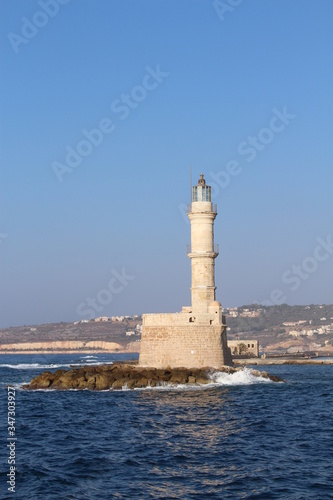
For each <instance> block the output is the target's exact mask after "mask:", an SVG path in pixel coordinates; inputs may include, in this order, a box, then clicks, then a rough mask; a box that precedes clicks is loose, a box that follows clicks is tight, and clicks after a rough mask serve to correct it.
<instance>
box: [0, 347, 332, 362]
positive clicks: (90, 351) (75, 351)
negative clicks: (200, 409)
mask: <svg viewBox="0 0 333 500" xmlns="http://www.w3.org/2000/svg"><path fill="white" fill-rule="evenodd" d="M1 354H10V355H12V354H19V355H22V354H23V355H24V354H27V355H28V354H133V355H139V354H140V351H134V350H133V351H132V350H130V349H116V350H111V349H110V350H107V349H49V350H47V349H44V350H37V349H34V350H31V351H30V350H29V351H28V350H24V351H22V350H8V351H7V350H0V355H1ZM233 362H234V365H235V366H247V365H258V366H270V365H332V364H333V357H332V359H316V358H310V359H306V358H293V359H291V358H287V357H283V356H282V357H281V358H275V357H274V358H248V359H234V360H233Z"/></svg>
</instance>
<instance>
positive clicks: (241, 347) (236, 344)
mask: <svg viewBox="0 0 333 500" xmlns="http://www.w3.org/2000/svg"><path fill="white" fill-rule="evenodd" d="M228 347H229V348H230V350H231V354H232V356H248V355H250V356H251V357H255V358H259V342H258V340H228Z"/></svg>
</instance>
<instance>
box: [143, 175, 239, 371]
mask: <svg viewBox="0 0 333 500" xmlns="http://www.w3.org/2000/svg"><path fill="white" fill-rule="evenodd" d="M187 215H188V217H189V219H190V222H191V245H189V246H188V248H187V254H188V256H189V258H190V259H191V267H192V284H191V298H192V305H191V306H188V307H183V308H182V311H181V312H179V313H171V314H168V313H167V314H164V313H162V314H144V315H143V317H142V337H141V348H140V358H139V364H140V365H141V366H149V367H156V368H166V367H168V366H169V367H171V368H177V367H178V368H180V367H184V368H203V367H212V368H217V369H218V368H221V367H222V366H223V365H231V364H232V358H231V354H230V349H229V348H228V346H227V336H226V325H225V320H224V316H223V315H222V306H221V304H220V302H217V301H216V300H215V291H216V287H215V258H216V257H217V256H218V247H217V246H215V245H214V220H215V218H216V215H217V209H216V205H213V204H212V200H211V187H210V186H207V185H206V182H205V179H204V176H203V174H201V175H200V179H199V181H198V184H197V185H196V186H194V187H193V191H192V201H191V204H190V205H189V206H188V213H187Z"/></svg>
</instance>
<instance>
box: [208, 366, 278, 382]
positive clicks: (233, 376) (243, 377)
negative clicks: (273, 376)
mask: <svg viewBox="0 0 333 500" xmlns="http://www.w3.org/2000/svg"><path fill="white" fill-rule="evenodd" d="M211 379H212V382H213V384H214V385H221V386H226V385H227V386H230V385H251V384H261V383H271V382H272V381H271V380H269V379H267V378H264V377H261V376H259V377H256V376H255V375H253V374H252V372H251V370H249V369H248V368H244V369H243V370H239V371H237V372H235V373H224V372H215V373H213V374H212V375H211Z"/></svg>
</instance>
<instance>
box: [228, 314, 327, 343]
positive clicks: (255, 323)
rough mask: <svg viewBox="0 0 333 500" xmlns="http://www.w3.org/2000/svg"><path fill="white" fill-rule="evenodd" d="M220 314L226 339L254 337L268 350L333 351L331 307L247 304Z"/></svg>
mask: <svg viewBox="0 0 333 500" xmlns="http://www.w3.org/2000/svg"><path fill="white" fill-rule="evenodd" d="M224 313H225V316H226V322H227V327H228V330H227V333H228V338H229V339H242V338H244V339H245V338H246V337H247V338H255V339H258V340H259V342H260V345H261V347H262V348H263V349H266V350H272V351H275V350H276V351H281V350H284V351H290V350H291V352H292V351H293V350H296V351H297V350H300V351H304V350H315V351H316V350H322V349H325V350H327V351H329V350H333V305H314V304H311V305H308V306H288V305H287V304H282V305H280V306H271V307H266V306H260V305H259V304H251V305H247V306H242V307H238V308H227V309H225V311H224Z"/></svg>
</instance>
